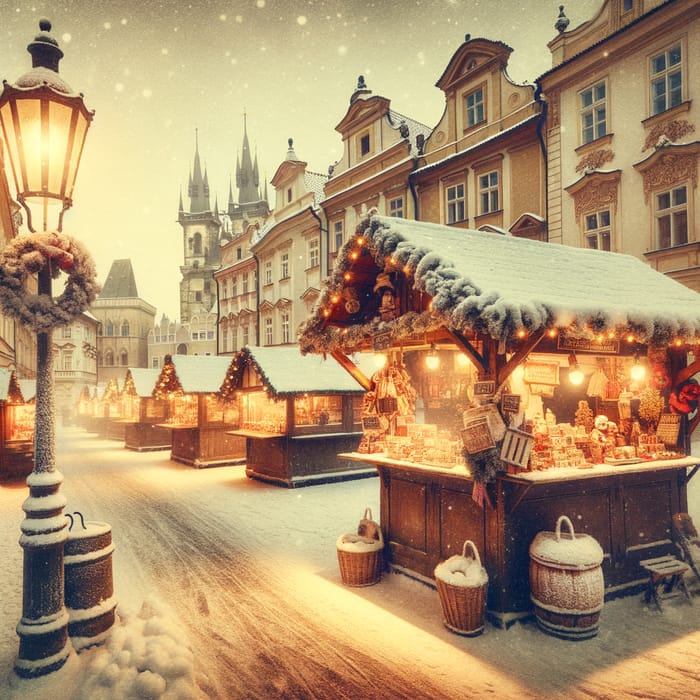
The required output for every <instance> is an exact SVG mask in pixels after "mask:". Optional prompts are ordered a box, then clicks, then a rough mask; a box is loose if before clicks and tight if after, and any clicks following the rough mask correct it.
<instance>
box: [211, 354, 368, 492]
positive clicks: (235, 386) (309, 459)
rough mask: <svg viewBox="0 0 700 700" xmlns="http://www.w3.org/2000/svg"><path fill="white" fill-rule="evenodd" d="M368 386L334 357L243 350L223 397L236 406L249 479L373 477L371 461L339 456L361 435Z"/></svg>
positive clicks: (296, 482)
mask: <svg viewBox="0 0 700 700" xmlns="http://www.w3.org/2000/svg"><path fill="white" fill-rule="evenodd" d="M364 393H365V390H364V389H363V388H362V386H361V385H360V384H358V382H357V381H356V380H355V379H353V378H352V377H351V376H350V375H349V374H348V373H347V372H346V371H345V370H343V369H342V368H341V367H340V366H339V365H338V364H337V363H336V362H335V361H332V360H331V361H324V360H323V359H322V358H318V357H312V356H304V355H302V354H301V353H300V352H299V349H298V348H297V347H289V346H287V347H285V346H281V347H245V348H243V349H242V350H241V351H240V352H239V353H238V354H237V355H236V356H235V357H234V358H233V361H232V362H231V365H230V367H229V370H228V372H227V374H226V381H225V382H224V385H223V386H222V388H221V395H222V397H223V398H224V399H225V400H227V401H229V402H234V403H236V404H237V405H238V411H239V415H240V428H239V429H238V430H236V431H234V435H239V436H242V437H244V438H245V440H246V474H247V475H248V476H249V477H253V478H256V479H260V480H263V481H269V482H272V483H278V484H283V485H285V486H290V487H295V486H303V485H307V484H311V483H321V482H328V481H340V480H344V479H356V478H360V477H363V476H376V473H377V472H376V469H375V468H374V466H373V465H370V464H363V463H361V462H359V463H358V462H353V461H350V460H346V459H342V458H340V457H338V453H341V452H348V451H354V450H355V449H356V448H357V446H358V444H359V442H360V438H361V437H362V425H361V423H360V406H361V403H362V397H363V396H364Z"/></svg>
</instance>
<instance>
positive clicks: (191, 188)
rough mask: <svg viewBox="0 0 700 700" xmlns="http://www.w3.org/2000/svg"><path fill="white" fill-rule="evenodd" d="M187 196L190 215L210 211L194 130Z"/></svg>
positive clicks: (197, 131)
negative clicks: (192, 155)
mask: <svg viewBox="0 0 700 700" xmlns="http://www.w3.org/2000/svg"><path fill="white" fill-rule="evenodd" d="M187 194H188V195H189V198H190V213H191V214H195V213H198V212H203V211H210V209H211V207H210V206H209V179H208V177H207V173H206V168H205V170H204V175H202V166H201V164H200V161H199V130H198V129H195V130H194V166H193V168H192V173H191V174H190V178H189V184H188V186H187Z"/></svg>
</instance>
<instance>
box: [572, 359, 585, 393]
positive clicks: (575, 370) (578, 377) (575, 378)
mask: <svg viewBox="0 0 700 700" xmlns="http://www.w3.org/2000/svg"><path fill="white" fill-rule="evenodd" d="M583 380H584V374H583V372H582V371H581V368H580V367H579V365H578V360H577V359H576V353H574V352H572V353H571V355H569V381H570V382H571V383H572V384H573V385H574V386H580V385H581V384H583Z"/></svg>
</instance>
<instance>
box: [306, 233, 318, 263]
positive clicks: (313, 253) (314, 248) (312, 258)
mask: <svg viewBox="0 0 700 700" xmlns="http://www.w3.org/2000/svg"><path fill="white" fill-rule="evenodd" d="M308 253H309V255H308V257H309V267H318V238H309V241H308Z"/></svg>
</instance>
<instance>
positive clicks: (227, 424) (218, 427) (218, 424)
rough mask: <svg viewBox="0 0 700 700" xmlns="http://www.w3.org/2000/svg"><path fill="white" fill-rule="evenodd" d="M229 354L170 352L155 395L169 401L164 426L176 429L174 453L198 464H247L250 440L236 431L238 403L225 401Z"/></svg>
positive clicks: (188, 462)
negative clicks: (223, 397) (174, 353)
mask: <svg viewBox="0 0 700 700" xmlns="http://www.w3.org/2000/svg"><path fill="white" fill-rule="evenodd" d="M230 363H231V358H230V357H223V356H218V355H166V356H165V362H164V363H163V367H162V369H161V371H160V374H159V375H158V379H157V380H156V385H155V389H154V392H153V396H154V397H155V398H156V399H165V400H167V401H168V404H169V406H168V418H167V420H166V421H165V422H164V423H162V424H161V426H162V427H165V428H167V429H170V430H172V447H171V451H170V459H172V460H175V461H176V462H182V463H184V464H189V465H191V466H193V467H218V466H223V465H227V464H242V463H243V462H244V461H245V454H246V440H245V438H244V437H242V436H241V435H231V431H232V430H235V429H236V428H238V427H240V426H239V418H238V406H237V405H236V404H235V403H233V402H230V401H224V400H223V399H222V398H221V396H220V394H219V389H221V386H222V385H223V384H224V379H225V378H226V372H227V370H228V367H229V364H230Z"/></svg>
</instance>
